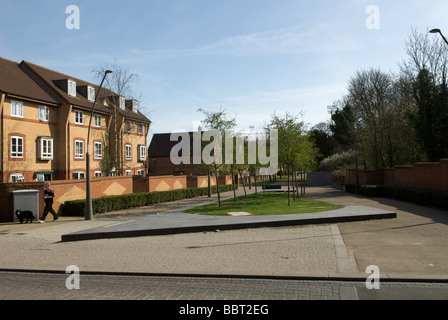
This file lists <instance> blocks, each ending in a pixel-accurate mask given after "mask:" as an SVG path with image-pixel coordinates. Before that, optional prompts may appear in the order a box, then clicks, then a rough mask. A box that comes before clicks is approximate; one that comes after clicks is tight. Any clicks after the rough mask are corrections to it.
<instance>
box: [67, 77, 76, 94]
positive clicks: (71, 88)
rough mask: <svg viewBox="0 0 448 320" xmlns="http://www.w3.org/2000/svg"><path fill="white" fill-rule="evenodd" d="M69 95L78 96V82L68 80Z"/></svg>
mask: <svg viewBox="0 0 448 320" xmlns="http://www.w3.org/2000/svg"><path fill="white" fill-rule="evenodd" d="M68 95H69V96H70V97H76V82H75V81H73V80H68Z"/></svg>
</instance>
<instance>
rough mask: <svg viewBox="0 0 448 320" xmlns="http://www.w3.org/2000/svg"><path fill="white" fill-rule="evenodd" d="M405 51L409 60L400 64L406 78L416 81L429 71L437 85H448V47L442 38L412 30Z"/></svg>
mask: <svg viewBox="0 0 448 320" xmlns="http://www.w3.org/2000/svg"><path fill="white" fill-rule="evenodd" d="M405 49H406V54H407V55H408V60H405V61H403V62H402V63H401V64H399V66H400V69H401V72H402V73H403V75H404V76H405V77H407V78H408V79H414V80H415V79H417V77H418V75H419V74H420V72H421V71H423V70H428V71H429V72H430V73H431V75H432V76H433V77H434V80H435V82H436V84H442V83H445V84H446V83H447V76H448V70H447V63H448V47H447V46H446V44H445V43H444V42H443V41H442V40H441V39H440V37H436V36H434V35H431V34H429V32H428V31H427V32H425V33H421V32H418V31H417V30H416V29H412V33H411V34H410V35H409V37H408V39H407V41H406V44H405Z"/></svg>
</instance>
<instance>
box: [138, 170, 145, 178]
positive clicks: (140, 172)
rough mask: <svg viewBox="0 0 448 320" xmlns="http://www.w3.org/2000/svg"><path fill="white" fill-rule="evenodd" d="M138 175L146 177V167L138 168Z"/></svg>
mask: <svg viewBox="0 0 448 320" xmlns="http://www.w3.org/2000/svg"><path fill="white" fill-rule="evenodd" d="M137 175H139V176H142V177H144V176H145V170H144V169H140V170H137Z"/></svg>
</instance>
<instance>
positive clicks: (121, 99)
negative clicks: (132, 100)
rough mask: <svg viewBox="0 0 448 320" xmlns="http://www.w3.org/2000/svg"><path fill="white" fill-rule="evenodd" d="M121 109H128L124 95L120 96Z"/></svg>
mask: <svg viewBox="0 0 448 320" xmlns="http://www.w3.org/2000/svg"><path fill="white" fill-rule="evenodd" d="M120 109H121V110H125V109H126V98H125V97H123V96H120Z"/></svg>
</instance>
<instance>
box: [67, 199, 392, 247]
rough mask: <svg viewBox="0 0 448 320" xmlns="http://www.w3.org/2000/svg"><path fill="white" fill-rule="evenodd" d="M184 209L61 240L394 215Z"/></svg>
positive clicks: (360, 210)
mask: <svg viewBox="0 0 448 320" xmlns="http://www.w3.org/2000/svg"><path fill="white" fill-rule="evenodd" d="M185 209H187V208H183V209H176V210H173V211H168V212H162V213H156V214H150V215H147V216H145V217H142V218H138V219H135V220H130V221H124V222H119V223H116V224H112V225H107V226H100V227H97V228H92V229H87V230H82V231H78V232H74V233H68V234H63V235H62V236H61V242H69V241H83V240H94V239H111V238H126V237H143V236H144V237H146V236H155V235H169V234H179V233H195V232H205V231H216V230H237V229H250V228H266V227H286V226H298V225H309V224H330V223H340V222H350V221H365V220H374V219H392V218H396V216H397V215H396V213H394V212H390V211H387V210H381V209H376V208H370V207H364V206H347V207H344V208H342V209H338V210H333V211H326V212H315V213H308V214H296V215H294V214H292V215H291V214H289V215H273V216H226V217H224V216H210V215H196V214H188V213H185V212H184V210H185Z"/></svg>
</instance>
